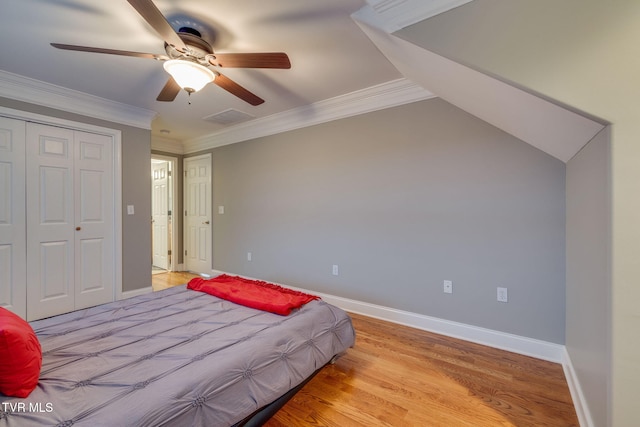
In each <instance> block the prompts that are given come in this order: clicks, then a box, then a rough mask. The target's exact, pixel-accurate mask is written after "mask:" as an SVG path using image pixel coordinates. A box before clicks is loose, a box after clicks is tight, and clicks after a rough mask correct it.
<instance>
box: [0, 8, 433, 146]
mask: <svg viewBox="0 0 640 427" xmlns="http://www.w3.org/2000/svg"><path fill="white" fill-rule="evenodd" d="M373 2H374V3H380V0H373ZM440 2H442V1H441V0H440ZM383 3H384V1H383ZM401 3H402V2H401ZM155 4H156V5H157V6H158V8H159V9H160V10H161V11H162V12H163V14H164V15H165V17H166V18H167V19H168V21H169V22H170V23H171V24H172V25H173V26H174V27H179V26H182V25H185V24H188V25H194V26H196V27H197V28H198V29H200V30H201V32H202V33H203V35H204V37H205V38H206V39H208V40H209V41H210V42H211V44H212V46H213V48H214V51H217V52H221V53H222V52H269V51H283V52H286V53H287V54H288V55H289V57H290V60H291V63H292V68H291V69H290V70H264V69H262V70H253V69H224V70H221V71H222V73H223V74H224V75H226V76H227V77H229V78H231V79H233V80H234V81H236V82H237V83H239V84H240V85H242V86H244V87H245V88H247V89H248V90H250V91H252V92H254V93H255V94H256V95H258V96H260V97H262V98H263V99H265V100H266V102H265V103H264V104H262V105H260V106H257V107H253V106H251V105H249V104H247V103H245V102H243V101H241V100H240V99H238V98H236V97H235V96H233V95H231V94H229V93H228V92H226V91H224V90H223V89H221V88H219V87H217V86H216V85H209V86H207V87H205V88H204V89H203V90H202V91H200V92H198V93H196V94H193V95H192V96H191V97H190V98H191V99H190V101H191V105H189V104H188V97H187V93H186V92H181V93H180V94H179V95H178V97H177V98H176V100H175V101H174V102H172V103H162V102H158V101H156V100H155V99H156V96H157V95H158V93H159V92H160V90H161V89H162V87H163V86H164V84H165V83H166V81H167V78H168V75H167V74H166V73H165V71H164V70H163V68H162V65H161V63H159V62H157V61H154V60H151V59H141V58H130V57H122V56H114V55H104V54H94V53H86V52H74V51H61V50H57V49H55V48H53V47H51V46H50V45H49V43H51V42H57V43H63V44H74V45H82V46H92V47H101V48H110V49H118V50H130V51H137V52H149V53H157V54H164V45H163V41H162V40H161V39H160V37H159V36H158V35H157V34H156V33H155V31H154V30H153V29H152V28H151V27H150V26H149V25H148V24H147V23H146V22H145V21H144V20H143V19H142V17H141V16H140V15H138V13H137V12H136V11H135V10H134V9H133V7H132V6H131V5H130V4H129V3H128V2H127V1H125V0H111V1H108V2H107V1H105V2H98V1H94V0H55V1H54V0H20V1H11V2H5V4H4V5H3V6H2V13H1V14H0V52H2V56H1V58H0V70H4V71H6V72H9V73H14V74H18V75H20V76H24V77H28V78H32V79H36V80H39V81H42V82H47V83H51V84H54V85H57V86H61V87H64V88H69V89H73V90H77V91H80V92H84V93H87V94H91V95H95V96H98V97H101V98H106V99H108V100H112V101H116V102H119V103H123V104H128V105H132V106H135V107H139V108H143V109H147V110H152V111H154V112H157V113H158V114H157V116H156V118H155V119H154V121H153V123H152V134H153V135H154V136H159V137H164V138H167V137H168V138H171V139H176V140H181V141H184V140H190V139H194V138H198V137H202V136H203V135H207V134H210V133H213V132H215V131H218V130H220V129H221V128H222V127H224V125H220V124H215V123H210V122H207V121H204V120H203V118H204V117H207V116H210V115H212V114H216V113H220V112H223V111H225V110H228V109H235V110H239V111H241V112H244V113H247V114H250V115H251V116H255V117H257V118H260V117H265V116H269V115H273V114H276V113H280V112H283V111H287V110H291V109H295V108H299V107H302V106H305V105H309V104H314V103H316V102H319V101H322V100H326V99H330V98H334V97H338V96H340V95H343V94H348V93H352V92H355V91H358V90H362V89H365V88H369V87H372V86H375V85H379V84H382V83H385V82H389V81H393V80H396V79H398V78H401V77H402V76H401V74H400V72H399V71H398V70H396V68H395V67H394V66H393V65H391V63H389V61H387V59H386V58H385V56H384V55H383V54H382V53H381V52H380V51H379V50H378V49H377V48H376V46H375V45H374V44H373V43H372V42H371V41H370V40H369V38H368V37H367V36H366V35H365V34H364V33H363V32H362V31H361V30H360V28H359V27H358V26H357V25H356V24H355V23H354V21H353V20H352V19H351V17H350V15H351V14H352V13H354V12H355V11H357V10H359V9H361V8H362V7H363V6H365V5H366V4H367V3H366V2H365V0H322V1H317V0H269V1H264V0H245V1H242V2H238V1H236V0H208V1H207V0H155ZM161 129H165V130H168V131H170V133H168V134H167V133H166V132H163V133H162V134H161V133H160V130H161Z"/></svg>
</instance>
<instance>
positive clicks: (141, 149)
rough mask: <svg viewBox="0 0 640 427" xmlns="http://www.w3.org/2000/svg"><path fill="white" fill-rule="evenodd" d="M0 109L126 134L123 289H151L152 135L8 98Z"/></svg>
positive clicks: (123, 149)
mask: <svg viewBox="0 0 640 427" xmlns="http://www.w3.org/2000/svg"><path fill="white" fill-rule="evenodd" d="M0 106H3V107H7V108H13V109H16V110H21V111H28V112H31V113H36V114H42V115H45V116H50V117H58V118H61V119H66V120H73V121H76V122H81V123H88V124H92V125H95V126H103V127H107V128H111V129H119V130H120V131H122V209H123V214H122V290H123V291H130V290H135V289H140V288H144V287H148V286H151V222H150V218H151V173H150V170H151V132H150V131H149V130H145V129H139V128H135V127H132V126H125V125H122V124H119V123H113V122H109V121H105V120H99V119H94V118H91V117H85V116H81V115H78V114H73V113H68V112H65V111H61V110H56V109H53V108H47V107H42V106H39V105H34V104H29V103H25V102H20V101H15V100H11V99H7V98H0ZM127 205H134V206H135V215H126V209H127Z"/></svg>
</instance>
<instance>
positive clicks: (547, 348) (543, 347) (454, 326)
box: [308, 291, 564, 363]
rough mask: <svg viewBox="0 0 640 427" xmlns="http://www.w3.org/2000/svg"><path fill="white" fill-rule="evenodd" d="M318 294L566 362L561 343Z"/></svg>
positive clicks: (350, 307)
mask: <svg viewBox="0 0 640 427" xmlns="http://www.w3.org/2000/svg"><path fill="white" fill-rule="evenodd" d="M308 292H312V291H308ZM312 293H313V292H312ZM315 294H316V295H318V296H320V297H321V298H322V299H323V300H324V301H326V302H328V303H330V304H333V305H335V306H337V307H340V308H342V309H343V310H346V311H350V312H353V313H357V314H363V315H366V316H370V317H374V318H377V319H381V320H386V321H388V322H393V323H398V324H401V325H405V326H410V327H413V328H417V329H422V330H425V331H429V332H434V333H437V334H441V335H446V336H449V337H453V338H459V339H462V340H465V341H471V342H474V343H477V344H483V345H487V346H490V347H494V348H499V349H502V350H507V351H511V352H514V353H518V354H524V355H526V356H531V357H535V358H538V359H543V360H548V361H551V362H556V363H562V361H563V350H564V346H563V345H560V344H554V343H550V342H546V341H541V340H537V339H533V338H527V337H522V336H519V335H513V334H509V333H506V332H500V331H494V330H492V329H486V328H481V327H478V326H472V325H467V324H464V323H459V322H453V321H450V320H445V319H440V318H437V317H431V316H426V315H423V314H417V313H412V312H409V311H403V310H397V309H395V308H390V307H384V306H380V305H375V304H369V303H366V302H361V301H355V300H350V299H347V298H342V297H336V296H333V295H326V294H320V293H317V292H316V293H315Z"/></svg>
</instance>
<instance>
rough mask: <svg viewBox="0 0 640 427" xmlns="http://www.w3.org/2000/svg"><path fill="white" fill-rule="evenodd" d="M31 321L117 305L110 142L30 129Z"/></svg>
mask: <svg viewBox="0 0 640 427" xmlns="http://www.w3.org/2000/svg"><path fill="white" fill-rule="evenodd" d="M26 144H27V158H26V164H27V172H26V184H27V206H28V207H29V209H28V216H27V230H28V232H27V259H28V260H29V268H28V270H27V283H28V284H29V286H28V289H27V320H36V319H41V318H43V317H48V316H52V315H55V314H59V313H64V312H68V311H72V310H75V309H79V308H85V307H90V306H93V305H98V304H102V303H105V302H109V301H113V298H114V286H115V275H114V270H115V258H114V227H115V225H114V224H115V221H114V211H113V206H114V189H113V157H112V156H113V140H112V138H111V137H109V136H104V135H95V134H90V133H84V132H77V131H75V132H74V131H73V130H69V129H63V128H58V127H52V126H46V125H40V124H35V123H28V124H27V136H26Z"/></svg>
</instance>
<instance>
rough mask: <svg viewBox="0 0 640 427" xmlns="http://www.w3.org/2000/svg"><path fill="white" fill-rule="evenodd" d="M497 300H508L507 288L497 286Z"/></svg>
mask: <svg viewBox="0 0 640 427" xmlns="http://www.w3.org/2000/svg"><path fill="white" fill-rule="evenodd" d="M498 301H500V302H509V295H508V294H507V288H498Z"/></svg>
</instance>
